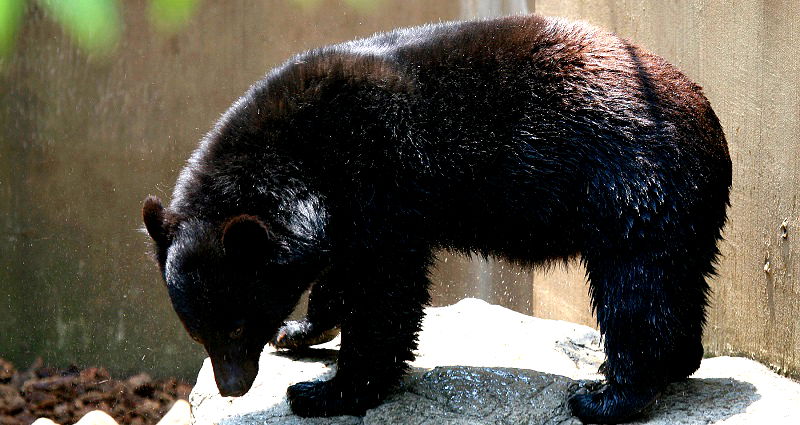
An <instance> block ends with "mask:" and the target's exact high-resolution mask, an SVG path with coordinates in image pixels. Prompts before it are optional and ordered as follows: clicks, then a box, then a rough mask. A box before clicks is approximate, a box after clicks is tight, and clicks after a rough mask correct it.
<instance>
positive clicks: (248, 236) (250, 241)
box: [222, 214, 275, 258]
mask: <svg viewBox="0 0 800 425" xmlns="http://www.w3.org/2000/svg"><path fill="white" fill-rule="evenodd" d="M222 246H223V247H224V248H225V254H227V255H230V256H233V257H234V258H253V257H257V256H261V255H264V254H266V253H269V252H272V251H273V248H274V246H275V240H274V239H273V237H272V234H271V233H270V231H269V229H268V228H267V225H266V224H265V223H264V222H263V221H261V220H260V219H259V218H258V217H256V216H252V215H248V214H242V215H238V216H236V217H233V218H231V219H230V220H228V221H227V222H225V224H224V225H223V228H222Z"/></svg>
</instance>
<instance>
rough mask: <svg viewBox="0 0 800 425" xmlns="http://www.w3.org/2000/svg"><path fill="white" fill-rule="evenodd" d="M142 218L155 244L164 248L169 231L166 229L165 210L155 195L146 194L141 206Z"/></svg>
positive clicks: (167, 241) (167, 240)
mask: <svg viewBox="0 0 800 425" xmlns="http://www.w3.org/2000/svg"><path fill="white" fill-rule="evenodd" d="M142 220H144V227H145V228H146V229H147V233H148V234H149V235H150V237H151V238H153V240H154V241H155V242H156V244H157V245H158V246H159V247H161V248H164V249H166V246H167V245H168V244H169V231H168V229H167V220H166V211H165V210H164V207H163V206H162V205H161V200H160V199H158V198H156V197H155V196H152V195H150V196H148V197H147V198H145V200H144V205H143V206H142Z"/></svg>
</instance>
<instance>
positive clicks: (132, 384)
mask: <svg viewBox="0 0 800 425" xmlns="http://www.w3.org/2000/svg"><path fill="white" fill-rule="evenodd" d="M191 390H192V386H191V385H189V384H187V383H185V382H182V381H179V380H177V379H174V378H169V379H162V380H155V379H151V378H150V376H148V375H147V374H145V373H141V374H138V375H134V376H131V377H129V378H127V379H124V380H116V379H111V376H110V375H109V373H108V371H107V370H105V369H104V368H102V367H90V368H86V369H80V368H78V367H75V366H72V367H69V368H67V369H56V368H51V367H45V366H43V365H42V362H41V360H37V361H36V362H35V363H34V364H33V365H32V366H31V367H30V368H29V369H28V370H27V371H24V372H19V371H17V370H16V369H14V365H12V364H11V363H10V362H8V361H5V360H3V359H0V425H29V424H30V423H32V422H33V421H34V420H36V419H37V418H40V417H44V418H49V419H52V420H53V421H54V422H57V423H59V424H72V423H75V422H77V421H78V420H79V419H80V418H81V417H82V416H83V415H85V414H86V413H88V412H90V411H92V410H102V411H104V412H106V413H108V414H109V415H111V416H112V417H113V418H114V419H116V420H117V422H119V423H120V424H125V425H127V424H131V425H150V424H155V423H157V422H158V421H159V420H160V419H161V418H162V417H163V416H164V414H165V413H167V410H169V408H170V407H171V406H172V404H173V403H174V402H175V400H178V399H184V400H187V399H188V398H189V392H190V391H191Z"/></svg>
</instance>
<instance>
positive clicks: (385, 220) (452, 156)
mask: <svg viewBox="0 0 800 425" xmlns="http://www.w3.org/2000/svg"><path fill="white" fill-rule="evenodd" d="M730 185H731V162H730V157H729V154H728V150H727V146H726V142H725V137H724V135H723V131H722V129H721V127H720V124H719V121H718V119H717V117H716V116H715V114H714V112H713V111H712V109H711V107H710V105H709V103H708V101H707V100H706V98H705V97H704V96H703V94H702V91H701V89H700V87H698V86H697V85H695V84H694V83H692V82H691V81H689V80H688V79H687V78H686V77H685V76H684V75H683V74H682V73H681V72H679V71H678V70H677V69H676V68H675V67H673V66H672V65H670V64H668V63H667V62H666V61H664V60H663V59H662V58H660V57H658V56H655V55H653V54H651V53H648V52H647V51H645V50H643V49H641V48H640V47H638V46H636V45H634V44H632V43H631V42H629V41H626V40H623V39H620V38H618V37H616V36H615V35H613V34H610V33H607V32H604V31H602V30H598V29H596V28H594V27H591V26H589V25H586V24H582V23H574V22H569V21H564V20H559V19H551V18H544V17H540V16H514V17H505V18H500V19H489V20H480V21H470V22H451V23H440V24H435V25H427V26H421V27H416V28H407V29H399V30H395V31H392V32H388V33H385V34H377V35H375V36H373V37H370V38H366V39H361V40H356V41H352V42H348V43H343V44H339V45H334V46H329V47H324V48H320V49H316V50H312V51H309V52H306V53H303V54H300V55H298V56H296V57H294V58H293V59H291V60H289V61H288V62H286V63H285V64H284V65H282V66H280V67H278V68H277V69H275V70H273V71H272V72H270V73H269V74H268V75H267V76H266V77H265V78H264V79H262V80H260V81H258V82H257V83H255V84H254V85H253V86H252V87H251V88H250V89H249V90H248V91H247V93H245V95H244V96H242V97H241V98H240V99H239V100H237V101H236V102H235V103H234V104H233V106H231V108H230V109H229V110H228V111H227V112H226V113H225V114H224V115H223V116H222V118H221V119H220V120H219V121H218V122H217V124H216V126H215V127H214V128H213V130H211V131H210V132H209V133H208V134H207V135H206V137H205V138H204V139H203V140H202V142H201V144H200V146H199V148H198V149H197V150H196V151H195V152H194V154H193V155H192V156H191V159H190V160H189V162H188V164H187V166H186V167H185V169H184V170H183V171H182V172H181V174H180V177H179V178H178V182H177V186H176V189H175V192H174V194H173V198H172V201H171V204H170V206H169V208H164V207H162V206H161V203H160V201H159V200H158V199H156V198H152V197H151V198H148V199H147V200H146V201H145V206H144V210H143V214H144V221H145V224H146V227H147V230H148V232H149V233H150V235H151V236H152V237H153V239H154V240H155V247H156V249H155V251H156V257H157V259H158V262H159V264H160V267H161V271H162V274H163V276H164V278H165V280H166V282H167V288H168V291H169V295H170V297H171V299H172V302H173V305H174V307H175V310H176V312H177V313H178V315H179V317H180V318H181V320H182V321H183V323H184V325H185V327H186V328H187V330H188V332H189V333H190V334H191V336H192V337H193V338H195V339H196V340H198V341H199V342H201V343H202V344H203V345H204V346H205V348H206V350H207V351H208V353H209V355H210V357H211V360H212V363H213V366H214V373H215V376H216V380H217V384H218V387H219V389H220V392H221V393H222V394H223V395H241V394H243V393H245V392H246V391H247V390H248V389H249V388H250V385H251V384H252V381H253V379H254V378H255V375H256V373H257V364H258V363H257V362H258V356H259V353H260V352H261V349H262V347H263V346H264V344H265V343H267V342H270V341H271V343H272V344H274V345H276V346H277V347H279V348H280V347H283V348H298V347H304V346H307V345H309V344H312V343H317V342H320V341H325V340H328V339H330V338H332V337H333V336H334V335H335V334H336V332H337V329H341V333H342V343H341V350H340V352H339V358H338V371H337V374H336V376H335V377H334V378H333V379H331V380H330V381H327V382H305V383H299V384H296V385H293V386H291V387H290V388H289V389H288V398H289V403H290V404H291V407H292V409H293V410H294V412H296V413H297V414H299V415H302V416H331V415H340V414H356V415H358V414H363V413H364V412H365V411H366V409H369V408H371V407H374V406H375V405H377V404H378V403H379V402H380V401H381V399H383V398H384V397H385V396H386V395H387V394H388V393H389V392H390V391H391V390H392V388H393V386H394V385H395V384H396V383H397V382H398V381H399V379H400V378H401V377H402V375H403V373H404V372H405V371H406V369H407V363H406V362H407V361H408V360H411V359H412V358H413V350H414V349H415V347H416V337H417V332H418V331H419V329H420V322H421V319H422V316H423V306H425V305H426V303H428V301H429V295H428V286H429V279H428V272H429V269H430V267H431V265H432V263H433V261H434V252H436V251H437V250H440V249H445V250H450V251H454V252H461V253H477V254H479V255H482V256H493V257H502V258H507V259H509V260H513V261H516V262H518V263H520V264H523V265H526V266H530V267H535V266H539V265H546V264H549V263H551V262H554V261H563V260H564V259H569V258H574V257H579V258H580V259H581V261H582V262H583V264H584V265H585V266H586V270H587V277H588V279H589V282H590V291H591V297H592V303H593V308H594V311H595V313H596V316H597V320H598V323H599V326H600V330H601V332H602V333H603V335H604V348H605V351H606V355H607V360H606V362H605V364H604V367H603V372H604V374H605V376H606V381H605V383H604V384H603V385H602V386H599V387H598V388H594V389H593V390H583V391H582V392H579V393H576V394H575V395H573V396H572V397H571V398H570V400H569V405H570V407H571V409H572V411H573V412H574V413H575V414H576V415H577V416H578V417H579V418H581V419H582V420H584V421H586V422H603V423H608V422H620V421H625V420H628V419H630V418H632V417H634V416H636V415H638V414H641V412H643V411H645V410H646V407H647V406H648V405H650V404H651V403H652V402H653V401H654V400H655V398H656V397H657V395H658V394H659V392H660V391H661V390H662V389H663V388H664V386H665V385H666V384H668V383H669V382H672V381H676V380H680V379H684V378H686V377H688V376H689V375H690V374H691V373H692V372H694V371H695V370H696V369H697V368H698V366H699V364H700V360H701V357H702V355H703V347H702V345H701V335H702V330H703V325H704V322H705V308H706V304H707V297H708V292H709V286H708V284H707V283H706V277H708V276H709V275H712V274H713V273H714V264H715V261H716V259H717V256H718V254H719V251H718V250H717V241H718V240H719V239H720V238H721V234H720V232H721V229H722V227H723V224H724V222H725V218H726V207H727V205H728V199H729V198H728V197H729V189H730ZM312 285H313V289H312V292H311V300H310V306H309V313H308V317H307V318H306V319H304V320H301V321H298V322H290V323H286V324H284V323H283V321H284V320H285V319H286V317H287V316H288V315H289V313H290V311H291V310H292V309H293V307H294V306H295V305H296V303H297V301H298V299H299V297H300V296H301V294H302V293H303V292H304V291H305V290H306V289H308V288H309V287H311V286H312Z"/></svg>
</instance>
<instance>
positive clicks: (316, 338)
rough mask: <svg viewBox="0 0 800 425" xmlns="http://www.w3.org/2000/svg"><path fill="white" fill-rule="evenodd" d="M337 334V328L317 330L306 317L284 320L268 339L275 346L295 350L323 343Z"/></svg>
mask: <svg viewBox="0 0 800 425" xmlns="http://www.w3.org/2000/svg"><path fill="white" fill-rule="evenodd" d="M336 335H339V328H332V329H326V330H322V331H320V330H318V329H316V327H315V326H314V325H313V324H312V323H311V322H309V321H308V320H307V319H303V320H292V321H289V322H286V323H284V324H283V326H281V328H280V329H278V332H277V333H276V334H275V336H274V337H273V338H272V340H270V341H269V344H270V345H272V346H273V347H275V348H282V349H286V350H297V349H301V348H306V347H310V346H312V345H317V344H323V343H326V342H328V341H330V340H332V339H334V338H336Z"/></svg>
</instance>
